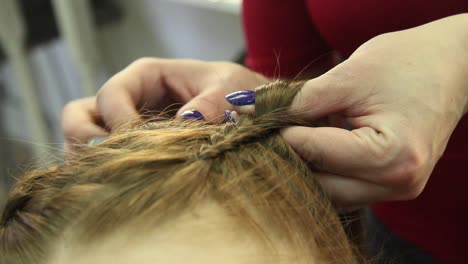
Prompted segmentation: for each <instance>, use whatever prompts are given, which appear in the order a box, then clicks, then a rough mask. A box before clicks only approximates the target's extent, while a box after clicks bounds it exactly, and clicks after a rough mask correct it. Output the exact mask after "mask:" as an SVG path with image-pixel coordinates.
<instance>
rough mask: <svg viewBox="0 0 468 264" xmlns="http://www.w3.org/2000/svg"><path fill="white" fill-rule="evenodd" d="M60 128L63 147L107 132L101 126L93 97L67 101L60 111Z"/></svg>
mask: <svg viewBox="0 0 468 264" xmlns="http://www.w3.org/2000/svg"><path fill="white" fill-rule="evenodd" d="M62 130H63V135H64V139H65V148H66V149H68V150H70V149H73V147H72V145H74V144H82V143H85V142H87V141H88V140H90V139H91V138H94V137H100V136H105V135H107V134H108V132H107V131H106V130H105V129H104V128H103V126H102V119H101V116H100V114H99V113H98V112H97V109H96V99H95V97H89V98H84V99H80V100H75V101H73V102H70V103H68V104H67V105H66V106H65V107H64V109H63V113H62Z"/></svg>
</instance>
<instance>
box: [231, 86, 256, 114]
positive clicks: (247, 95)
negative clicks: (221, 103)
mask: <svg viewBox="0 0 468 264" xmlns="http://www.w3.org/2000/svg"><path fill="white" fill-rule="evenodd" d="M255 96H256V94H255V91H254V90H240V91H232V92H231V93H229V94H227V95H226V96H225V97H224V98H225V99H226V101H227V102H228V103H229V104H230V105H231V107H232V109H234V110H235V111H236V112H238V113H240V114H255Z"/></svg>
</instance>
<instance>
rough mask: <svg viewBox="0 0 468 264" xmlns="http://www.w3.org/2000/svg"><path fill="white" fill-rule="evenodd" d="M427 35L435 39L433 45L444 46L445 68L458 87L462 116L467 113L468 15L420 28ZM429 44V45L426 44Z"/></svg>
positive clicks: (435, 22)
mask: <svg viewBox="0 0 468 264" xmlns="http://www.w3.org/2000/svg"><path fill="white" fill-rule="evenodd" d="M421 29H423V30H426V31H427V34H432V35H433V36H435V37H436V39H435V40H434V41H435V43H432V44H434V45H441V46H444V49H442V51H443V52H446V54H441V56H447V57H448V58H449V59H448V60H447V65H443V66H444V67H447V68H448V69H449V70H450V71H451V72H452V73H453V78H454V79H453V80H454V81H453V84H454V85H455V86H458V90H459V94H460V96H459V97H460V98H457V99H460V100H462V105H463V106H464V108H463V113H462V114H463V115H465V114H466V113H467V112H468V13H464V14H460V15H455V16H451V17H446V18H443V19H440V20H437V21H434V22H432V23H429V24H426V25H424V26H421ZM428 44H430V43H428Z"/></svg>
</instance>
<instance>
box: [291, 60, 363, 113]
mask: <svg viewBox="0 0 468 264" xmlns="http://www.w3.org/2000/svg"><path fill="white" fill-rule="evenodd" d="M338 67H340V66H337V67H335V68H334V69H332V70H331V71H329V72H327V73H325V74H324V75H322V76H320V77H317V78H315V79H311V80H309V81H307V82H306V83H305V84H304V86H303V87H302V89H301V90H300V91H299V92H298V93H297V95H296V96H295V98H294V100H293V102H292V104H291V106H290V109H291V110H293V111H294V112H295V113H299V114H301V115H303V116H304V118H307V119H309V120H316V119H318V118H321V117H324V116H329V115H331V114H334V113H338V112H341V111H344V110H346V109H348V108H349V107H350V106H351V105H353V104H355V103H356V100H357V99H356V98H358V97H359V96H357V95H356V94H355V93H356V92H352V89H349V87H351V84H352V80H351V79H352V77H349V76H346V75H343V74H341V73H337V72H340V71H337V70H336V69H337V68H338Z"/></svg>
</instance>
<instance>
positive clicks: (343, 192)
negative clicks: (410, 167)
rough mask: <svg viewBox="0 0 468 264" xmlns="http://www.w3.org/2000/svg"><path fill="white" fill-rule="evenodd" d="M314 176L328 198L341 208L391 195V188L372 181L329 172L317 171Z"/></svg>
mask: <svg viewBox="0 0 468 264" xmlns="http://www.w3.org/2000/svg"><path fill="white" fill-rule="evenodd" d="M315 177H316V179H317V180H318V182H319V183H320V185H321V186H322V188H323V190H324V191H325V193H327V195H329V197H330V199H331V200H332V201H333V202H334V203H335V204H336V205H337V206H339V207H342V208H354V207H359V206H365V205H368V204H371V203H374V202H377V201H383V200H391V199H392V197H393V196H392V195H393V193H392V189H391V188H388V187H384V186H381V185H378V184H375V183H372V182H368V181H364V180H360V179H356V178H352V177H347V176H341V175H336V174H331V173H317V174H316V175H315Z"/></svg>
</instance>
